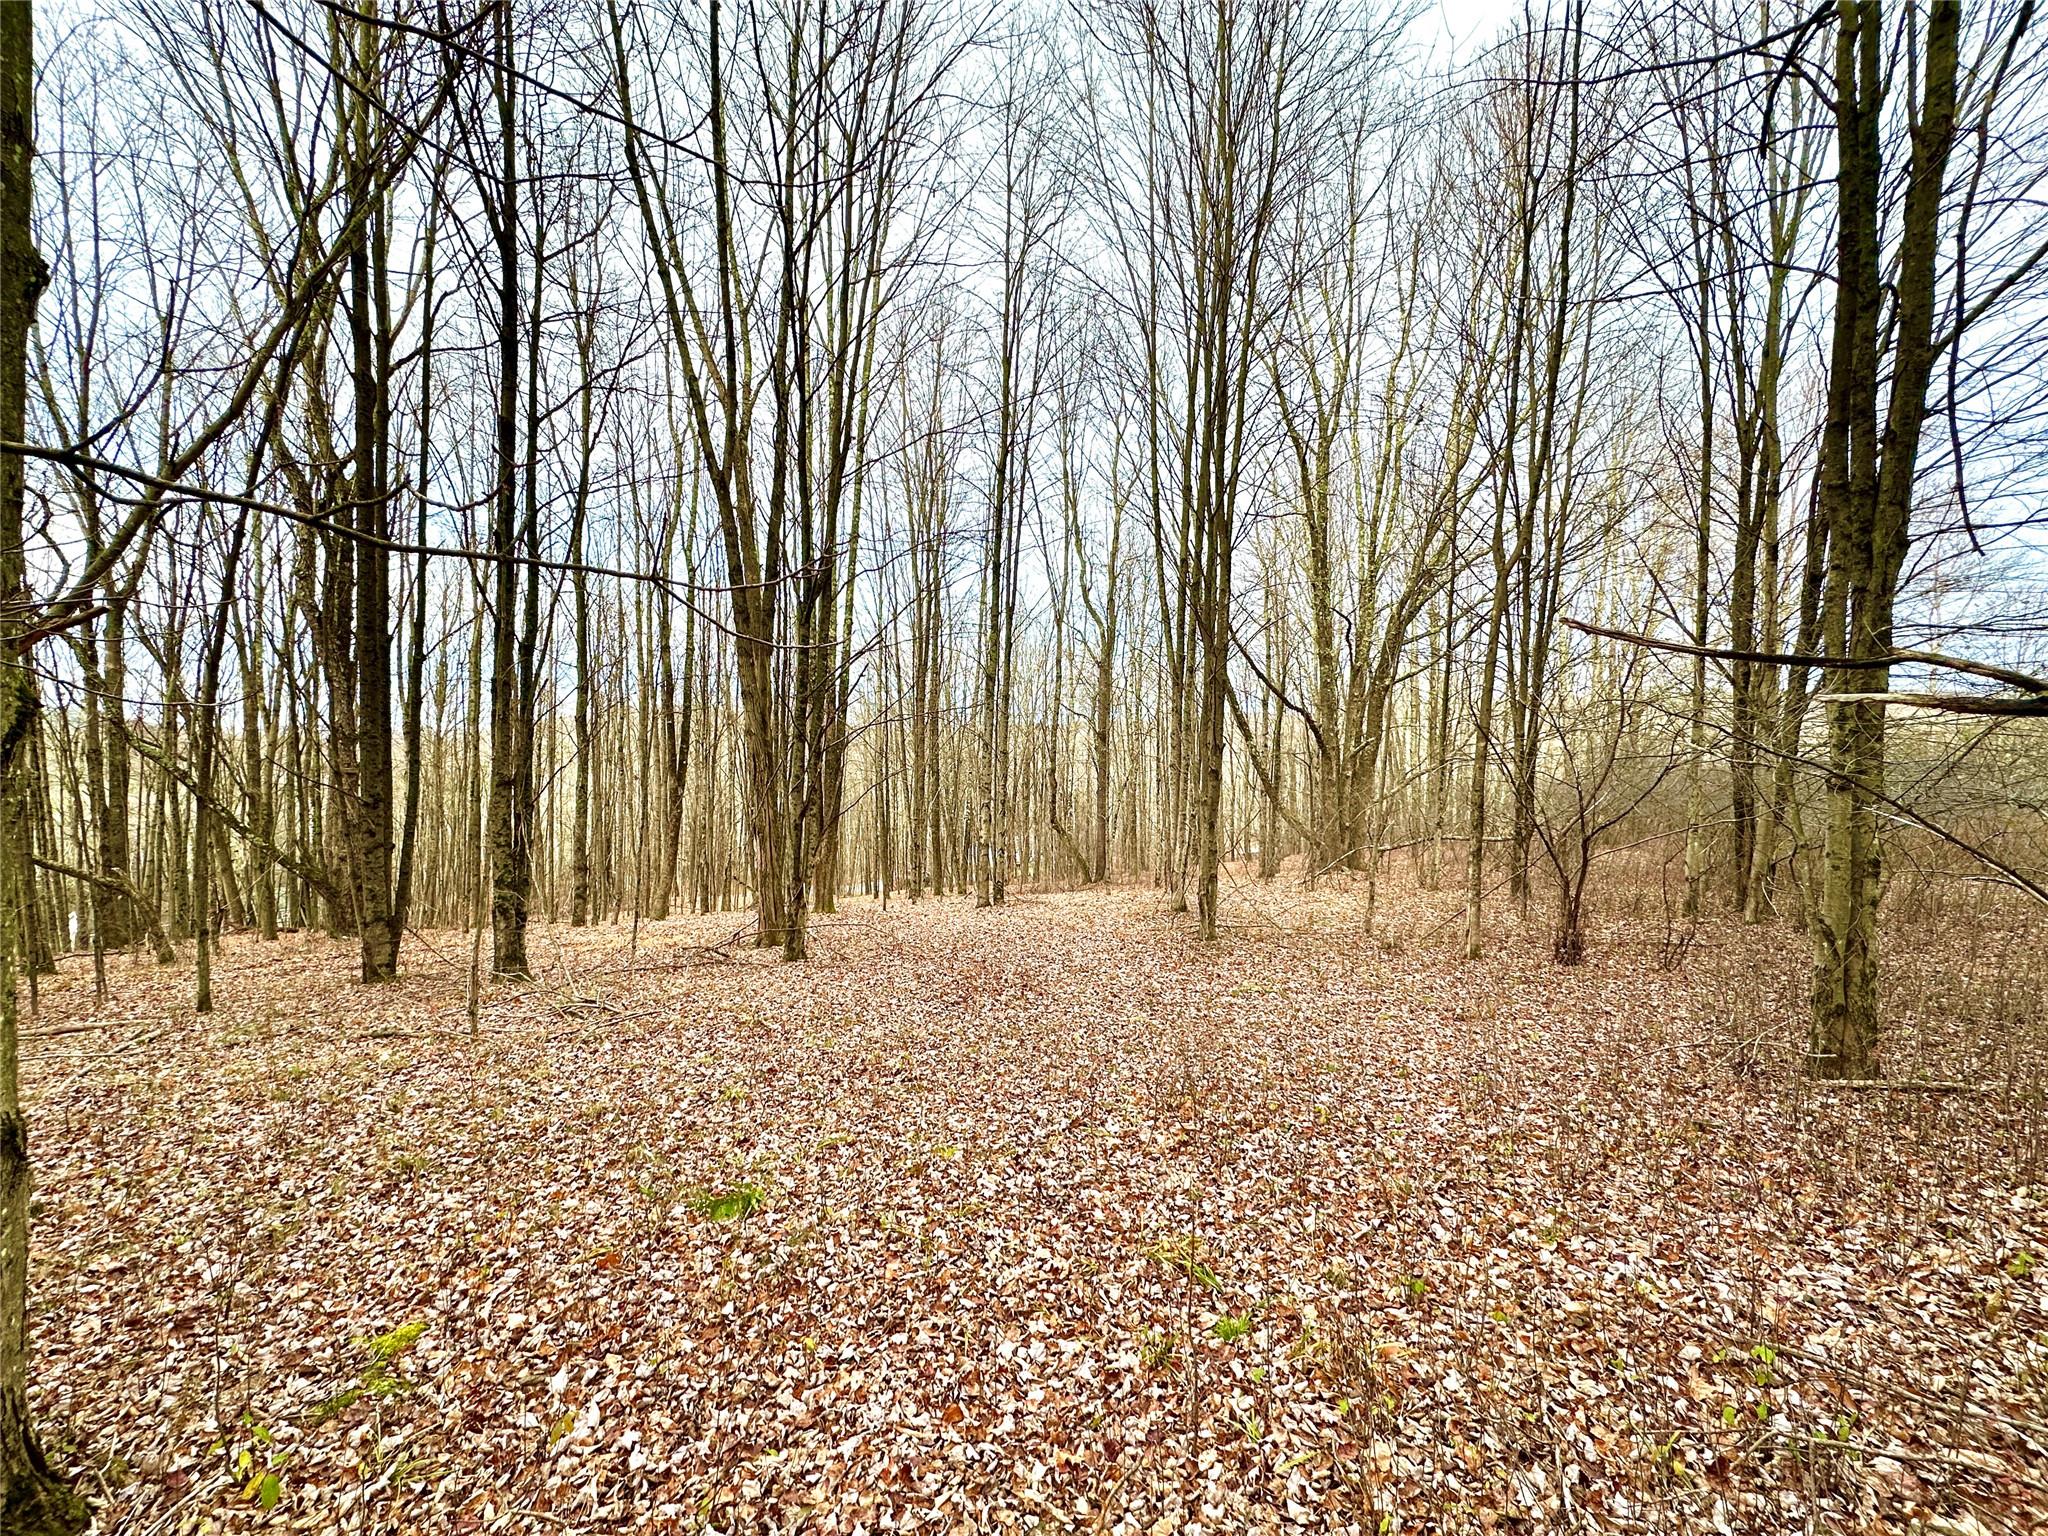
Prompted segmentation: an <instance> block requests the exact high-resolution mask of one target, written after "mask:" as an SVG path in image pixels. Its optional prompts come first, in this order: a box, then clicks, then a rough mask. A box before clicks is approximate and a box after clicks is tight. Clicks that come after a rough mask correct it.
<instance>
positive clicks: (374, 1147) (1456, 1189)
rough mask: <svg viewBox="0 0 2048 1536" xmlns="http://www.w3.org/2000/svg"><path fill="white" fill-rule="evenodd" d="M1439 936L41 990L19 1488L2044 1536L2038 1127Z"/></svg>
mask: <svg viewBox="0 0 2048 1536" xmlns="http://www.w3.org/2000/svg"><path fill="white" fill-rule="evenodd" d="M1652 902H1653V903H1654V893H1653V895H1652ZM1455 912H1456V901H1455V898H1454V897H1452V896H1450V895H1449V894H1440V893H1433V892H1427V891H1420V890H1413V889H1408V888H1405V887H1404V888H1401V889H1397V890H1383V891H1382V892H1381V898H1380V904H1379V916H1378V920H1377V925H1376V926H1377V930H1378V931H1377V934H1376V935H1375V936H1368V935H1367V934H1366V932H1365V931H1364V926H1363V922H1362V918H1363V913H1364V904H1363V899H1362V893H1360V892H1355V891H1344V890H1329V889H1324V890H1318V891H1315V892H1305V891H1303V890H1302V889H1301V888H1300V887H1299V885H1298V884H1293V883H1290V882H1287V881H1280V882H1275V883H1274V884H1272V885H1269V886H1259V885H1257V884H1255V883H1245V884H1240V885H1239V886H1238V887H1237V888H1236V890H1235V893H1234V895H1233V897H1232V900H1231V901H1230V903H1229V904H1228V905H1227V907H1226V916H1227V918H1228V919H1229V932H1227V933H1226V935H1225V936H1224V937H1223V939H1222V940H1221V941H1220V942H1218V943H1217V944H1215V945H1214V946H1211V947H1204V946H1202V945H1200V944H1199V943H1197V942H1196V941H1195V940H1194V938H1193V936H1192V934H1191V932H1190V927H1189V921H1188V919H1186V918H1185V917H1177V916H1171V915H1168V914H1167V913H1165V912H1164V911H1163V910H1162V908H1161V902H1160V899H1159V897H1158V895H1157V893H1156V892H1152V891H1145V890H1131V889H1123V890H1104V891H1094V892H1082V893H1076V894H1072V895H1024V896H1020V897H1017V898H1015V899H1014V900H1013V901H1012V903H1011V904H1010V905H1009V906H1007V907H1006V908H1004V909H1000V910H994V911H979V912H977V911H975V910H973V909H972V907H971V906H970V905H968V904H967V903H964V902H962V901H961V900H959V899H957V898H950V899H946V900H941V901H927V902H924V903H922V904H919V905H915V906H912V905H907V904H900V903H892V905H891V907H890V909H889V910H888V911H887V912H886V913H884V912H882V911H879V910H878V909H876V908H875V907H874V906H873V905H872V904H868V903H861V904H856V905H854V906H853V907H852V908H851V909H850V910H849V911H848V912H846V913H844V914H841V915H840V916H837V917H833V918H821V919H820V920H819V926H818V928H817V931H816V933H815V943H814V958H813V959H811V960H810V961H809V962H808V963H806V964H803V965H801V966H784V965H781V964H778V963H775V962H773V961H771V960H769V959H767V958H765V957H757V956H755V955H753V954H750V953H748V952H745V951H742V952H740V953H739V954H738V955H737V956H736V957H733V958H720V957H719V956H717V955H716V954H707V953H705V952H703V951H700V950H698V949H697V948H695V946H698V945H704V944H708V943H712V942H715V941H716V940H718V939H720V938H723V937H725V936H726V935H727V934H729V933H730V932H731V930H732V929H733V926H734V924H735V923H736V922H737V921H738V920H739V919H738V918H737V917H736V916H734V915H731V914H728V915H724V916H718V917H708V918H692V919H688V920H675V921H668V922H663V923H657V924H648V925H643V926H642V927H641V928H640V930H639V932H638V935H637V942H634V941H632V940H630V939H629V934H628V931H627V930H625V929H623V928H612V927H599V928H595V929H589V930H571V929H568V928H555V927H548V928H542V929H536V931H535V933H534V939H533V953H534V958H535V961H536V968H537V970H538V972H539V976H538V980H537V981H536V982H535V983H533V984H531V985H528V984H501V985H496V986H492V987H489V988H487V990H486V993H485V996H484V1000H483V1008H482V1011H481V1018H480V1021H479V1026H478V1028H477V1030H476V1032H475V1033H474V1034H472V1032H471V1027H470V1021H469V1017H468V1010H467V1008H466V1004H465V988H466V980H467V973H468V955H469V948H468V941H467V939H466V938H465V937H464V936H463V935H460V934H446V933H435V934H430V935H427V936H425V938H424V939H423V940H420V941H417V942H413V943H411V944H410V945H409V950H408V967H409V970H410V973H411V974H410V976H409V978H408V979H407V980H405V981H403V982H402V983H400V984H399V985H397V986H395V987H391V988H387V989H378V990H371V989H366V988H364V987H362V986H360V985H357V984H355V983H354V982H353V981H352V979H351V971H352V963H353V962H352V956H351V954H350V952H349V950H348V949H347V948H346V947H345V946H343V945H340V944H336V943H333V942H330V941H328V940H326V939H324V938H316V937H310V936H300V935H287V936H286V937H284V938H283V939H281V940H280V941H279V942H277V943H276V944H274V945H265V944H262V943H259V942H258V941H256V940H254V939H250V938H231V939H230V940H229V941H228V944H227V947H226V951H225V953H224V955H223V956H222V958H221V960H220V962H219V964H218V967H217V973H216V983H215V986H216V996H217V998H218V1008H217V1011H216V1012H214V1013H213V1014H211V1015H210V1016H195V1014H194V1013H193V1012H192V1009H191V1006H190V986H191V976H190V972H189V967H179V968H170V969H165V970H159V969H157V968H156V967H154V966H153V965H151V964H149V963H148V962H147V960H134V961H130V960H128V959H125V958H124V959H122V960H120V961H118V962H117V963H116V964H114V966H113V967H112V978H111V980H112V989H111V996H110V998H109V1000H108V1001H106V1002H104V1003H99V1002H95V1000H94V994H93V987H92V981H91V974H90V969H89V967H87V966H85V965H83V964H82V963H81V962H79V961H77V960H67V961H66V962H65V964H64V966H63V969H62V973H61V975H60V976H59V977H57V978H54V979H47V980H46V981H45V983H44V986H43V989H42V996H41V1001H40V1011H39V1015H38V1017H37V1018H36V1019H34V1020H33V1021H31V1022H30V1023H29V1024H28V1026H27V1027H28V1039H27V1041H26V1044H25V1066H24V1070H25V1072H26V1075H27V1082H28V1092H29V1098H30V1112H31V1116H32V1126H33V1137H34V1143H33V1150H34V1153H35V1156H36V1159H37V1171H38V1189H37V1201H36V1216H35V1236H34V1317H33V1324H32V1327H33V1345H34V1350H35V1363H34V1370H35V1385H34V1398H35V1402H36V1408H37V1411H38V1413H39V1415H40V1418H41V1422H42V1424H43V1428H44V1434H45V1438H46V1440H47V1442H48V1443H49V1446H50V1449H51V1451H52V1454H53V1456H54V1457H55V1459H57V1460H59V1461H60V1462H61V1463H63V1464H64V1465H66V1466H67V1467H68V1468H69V1469H70V1470H71V1471H72V1472H73V1473H74V1475H76V1476H78V1477H79V1479H80V1480H81V1483H82V1484H83V1487H84V1489H85V1491H86V1492H88V1493H89V1494H90V1495H91V1496H92V1497H93V1498H94V1500H95V1501H96V1503H97V1505H98V1509H99V1528H100V1529H102V1530H108V1531H120V1532H124V1533H130V1536H144V1533H157V1532H171V1531H192V1530H199V1529H212V1530H223V1529H229V1530H231V1529H242V1528H255V1527H267V1528H273V1529H295V1530H366V1531H367V1530H375V1531H450V1532H470V1531H501V1532H528V1531H536V1532H538V1531H555V1530H565V1531H579V1532H597V1531H609V1530H620V1529H635V1530H679V1531H680V1530H710V1531H721V1532H752V1531H770V1530H776V1531H781V1530H790V1531H794V1530H799V1529H801V1530H805V1531H854V1530H866V1531H881V1530H902V1529H929V1530H956V1531H992V1530H998V1529H1036V1530H1043V1531H1120V1532H1128V1531H1145V1532H1172V1531H1186V1532H1194V1531H1197V1530H1199V1531H1204V1532H1234V1531H1263V1530H1274V1529H1282V1530H1352V1531H1360V1532H1376V1531H1384V1532H1408V1531H1423V1530H1446V1531H1448V1530H1486V1529H1496V1530H1544V1531H1550V1530H1566V1529H1579V1528H1594V1529H1611V1530H1636V1531H1677V1530H1699V1531H1722V1532H1736V1531H1788V1532H1789V1531H1801V1530H1805V1531H1813V1530H1819V1531H1909V1530H1918V1531H1924V1532H1929V1533H1940V1532H1948V1533H1958V1536H1973V1533H1977V1532H1980V1531H1999V1530H2006V1529H2023V1530H2024V1529H2035V1528H2039V1522H2042V1521H2043V1520H2048V1307H2044V1304H2043V1298H2044V1281H2043V1274H2044V1269H2048V1219H2044V1210H2048V1186H2044V1185H2043V1184H2042V1183H2040V1182H2038V1180H2039V1179H2040V1176H2041V1174H2042V1172H2043V1170H2042V1168H2041V1167H2040V1166H2039V1162H2040V1158H2041V1152H2042V1148H2041V1145H2040V1142H2041V1136H2042V1129H2041V1123H2040V1110H2039V1107H2038V1102H2039V1094H2038V1082H2036V1084H2035V1088H2034V1092H2033V1103H2034V1108H2032V1109H2031V1110H2028V1109H2027V1108H2026V1107H2025V1103H2024V1100H2025V1098H2026V1095H2025V1094H2024V1093H2019V1094H2016V1093H2014V1092H2013V1091H2012V1085H2011V1083H2010V1082H1998V1081H1992V1080H1991V1077H1990V1075H1989V1073H1988V1071H1987V1072H1984V1073H1980V1074H1979V1082H1978V1084H1977V1085H1976V1086H1978V1087H1980V1088H1981V1089H1982V1090H1983V1091H1980V1092H1971V1093H1953V1094H1942V1093H1932V1092H1910V1091H1896V1092H1893V1091H1879V1092H1858V1091H1842V1090H1821V1089H1815V1088H1812V1087H1809V1086H1804V1085H1803V1084H1802V1082H1801V1080H1800V1077H1799V1075H1798V1073H1797V1072H1796V1071H1795V1070H1793V1066H1792V1062H1791V1060H1790V1042H1792V1041H1794V1040H1796V1033H1795V1026H1794V1025H1793V1024H1792V1022H1791V1019H1792V1017H1793V1016H1794V1015H1795V1014H1796V1005H1795V1004H1794V1003H1793V1002H1792V1001H1790V999H1791V998H1792V997H1794V996H1796V989H1797V986H1798V984H1799V982H1798V978H1799V976H1800V974H1801V966H1802V964H1803V961H1802V958H1801V957H1802V955H1803V949H1802V942H1803V941H1801V940H1800V939H1798V938H1797V937H1796V936H1795V935H1792V934H1790V933H1787V932H1784V931H1764V930H1758V929H1745V928H1743V927H1740V926H1739V925H1735V924H1733V923H1725V924H1718V925H1710V926H1709V927H1707V928H1705V929H1703V930H1702V931H1701V933H1700V934H1699V936H1698V939H1697V941H1696V942H1695V943H1694V944H1693V945H1692V946H1691V948H1690V950H1689V952H1686V953H1684V954H1682V955H1681V954H1678V953H1676V952H1675V950H1674V948H1673V946H1671V945H1670V944H1669V943H1668V941H1667V938H1666V930H1665V924H1664V921H1663V919H1662V918H1661V917H1658V916H1656V915H1655V914H1654V913H1653V914H1652V915H1651V916H1648V917H1641V918H1637V919H1634V920H1631V919H1629V918H1628V917H1627V915H1626V914H1625V913H1623V914H1617V915H1615V916H1614V917H1613V918H1612V920H1611V921H1609V922H1608V923H1606V924H1605V925H1604V926H1603V927H1602V929H1601V931H1600V932H1599V933H1598V934H1597V935H1596V936H1595V942H1594V945H1593V953H1592V956H1591V958H1590V959H1589V961H1588V963H1586V964H1585V965H1583V966H1581V967H1578V968H1575V969H1571V970H1561V969H1559V968H1558V967H1556V966H1555V965H1553V964H1552V962H1551V960H1550V957H1549V953H1548V948H1547V944H1546V941H1545V934H1544V933H1543V932H1542V930H1541V923H1540V919H1537V920H1532V921H1531V923H1530V924H1529V926H1528V927H1527V929H1526V930H1524V929H1521V928H1519V927H1517V926H1516V925H1515V924H1514V923H1513V922H1512V921H1511V920H1510V921H1505V922H1504V923H1503V926H1502V931H1501V934H1500V938H1499V942H1498V944H1497V945H1496V946H1495V950H1494V953H1493V954H1492V955H1491V956H1490V957H1489V958H1488V959H1486V960H1485V961H1482V962H1479V963H1476V964H1467V963H1466V962H1464V961H1463V960H1462V959H1460V958H1457V956H1456V953H1455V944H1454V935H1455V930H1456V925H1455V921H1454V917H1455ZM429 946H431V952H430V949H429ZM1781 1003H1782V1005H1783V1006H1782V1007H1780V1006H1779V1005H1780V1004H1781ZM1781 1015H1782V1017H1781Z"/></svg>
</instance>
